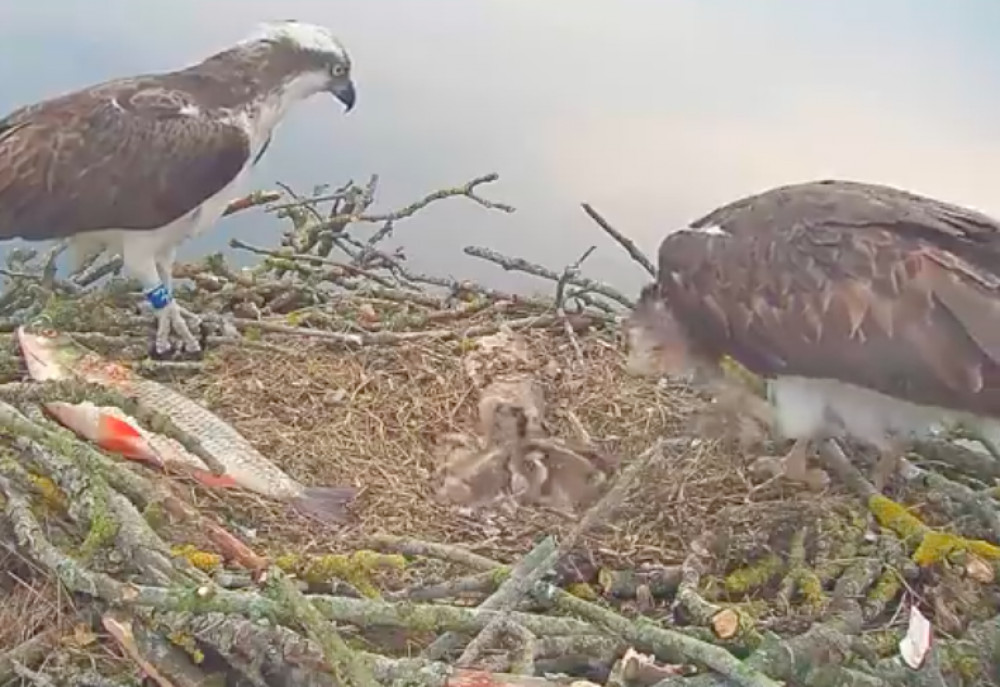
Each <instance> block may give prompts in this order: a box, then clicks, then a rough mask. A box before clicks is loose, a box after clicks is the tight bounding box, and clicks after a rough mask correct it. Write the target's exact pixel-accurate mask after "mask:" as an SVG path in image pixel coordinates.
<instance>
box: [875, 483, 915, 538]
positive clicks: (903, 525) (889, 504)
mask: <svg viewBox="0 0 1000 687" xmlns="http://www.w3.org/2000/svg"><path fill="white" fill-rule="evenodd" d="M868 510H870V511H871V513H872V515H874V516H875V519H876V520H877V521H878V524H879V525H881V526H882V527H885V528H888V529H890V530H892V531H893V532H895V533H896V534H898V535H899V536H900V537H901V538H902V539H910V540H914V541H916V540H919V539H920V538H921V537H922V536H923V535H924V534H925V533H926V532H928V531H929V530H928V527H927V525H925V524H924V523H922V522H921V521H920V518H918V517H917V516H915V515H913V514H912V513H910V511H908V510H907V509H906V507H905V506H901V505H900V504H898V503H896V502H895V501H893V500H892V499H890V498H887V497H885V496H882V495H881V494H873V495H872V496H871V497H869V499H868Z"/></svg>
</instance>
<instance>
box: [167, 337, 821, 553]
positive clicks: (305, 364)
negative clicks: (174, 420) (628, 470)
mask: <svg viewBox="0 0 1000 687" xmlns="http://www.w3.org/2000/svg"><path fill="white" fill-rule="evenodd" d="M527 339H528V342H529V345H530V349H531V353H532V355H533V356H534V357H536V358H537V359H539V360H542V361H556V362H557V363H558V368H559V369H558V372H556V373H555V374H551V375H546V376H545V392H546V402H547V404H548V405H547V419H548V420H549V421H550V422H551V423H552V424H553V425H554V427H555V428H556V431H557V432H558V433H559V434H561V435H562V436H571V435H573V433H574V432H575V429H574V428H575V426H577V422H578V423H579V426H582V427H583V428H584V430H585V431H586V432H587V433H588V434H590V436H591V437H592V438H593V440H594V441H596V442H599V443H600V445H601V446H602V447H604V448H606V449H608V450H611V451H616V452H618V453H619V454H620V455H622V456H623V457H624V458H625V459H628V458H629V457H631V456H635V455H638V454H639V453H640V452H641V451H642V450H643V449H644V448H646V447H647V446H648V445H649V444H651V443H652V442H653V441H654V440H655V439H656V438H657V437H659V436H680V435H683V434H684V432H685V427H689V426H690V424H691V422H692V420H693V418H694V416H695V413H697V412H698V411H699V409H700V408H701V407H702V401H701V399H699V398H698V397H697V396H696V395H695V394H694V393H693V392H692V391H690V390H688V389H686V388H683V387H672V388H662V387H658V386H657V385H656V384H654V383H651V382H649V381H646V380H640V379H636V378H634V377H631V376H629V375H628V374H627V373H626V372H625V370H624V359H623V355H622V354H621V352H620V351H619V350H618V348H617V347H616V346H615V345H614V343H612V342H611V341H609V337H608V336H607V335H606V334H603V335H602V334H599V333H592V334H590V335H588V336H585V337H583V338H582V339H581V345H582V348H583V351H584V355H585V365H584V366H582V367H581V366H579V365H577V364H575V362H574V358H573V355H574V354H573V352H572V349H571V348H570V346H569V344H568V341H567V340H566V338H565V336H564V335H562V334H561V333H553V332H551V331H541V330H538V331H531V332H529V333H528V334H527ZM275 340H276V341H277V339H275ZM281 343H284V344H286V345H288V344H291V343H294V344H295V345H297V346H302V345H303V343H302V341H301V340H298V341H296V342H289V341H284V342H281ZM305 345H306V346H307V352H308V354H307V355H306V356H305V357H304V358H303V359H283V358H281V357H278V356H275V355H274V354H271V353H268V352H260V351H250V350H242V349H228V350H225V351H223V352H222V353H221V356H220V359H219V361H218V362H217V363H216V364H215V365H214V367H213V369H212V370H211V371H209V372H208V373H206V374H203V375H199V376H198V377H196V378H194V379H191V380H188V381H185V382H183V383H180V384H179V385H178V386H179V387H180V388H181V389H183V390H184V391H185V393H187V394H189V395H191V396H192V397H193V398H196V399H199V400H201V401H202V402H204V403H206V404H207V405H208V406H209V407H211V408H212V409H213V410H214V411H215V412H217V413H218V414H219V415H220V416H221V417H223V418H225V419H226V420H227V421H229V422H231V423H232V424H233V426H234V427H236V428H237V429H238V430H239V431H240V432H242V433H244V435H245V436H246V437H247V438H248V439H249V440H250V441H251V442H253V443H254V444H255V445H256V446H258V448H260V449H261V451H262V452H263V453H264V454H265V455H266V456H268V457H269V458H270V459H271V460H273V461H274V462H275V463H276V464H277V465H279V466H280V467H281V468H283V469H284V470H286V471H287V472H288V473H289V474H291V475H292V476H293V477H295V478H297V479H299V480H301V481H302V482H303V483H306V484H310V485H322V484H338V483H350V484H354V485H356V486H358V487H362V488H363V490H364V491H363V493H362V495H361V497H360V498H359V500H358V502H357V504H356V505H355V507H354V508H353V512H354V515H355V518H354V521H353V522H351V523H349V524H347V525H345V526H342V527H336V528H332V527H323V526H318V525H316V524H313V523H312V522H310V521H307V520H306V519H304V518H301V517H298V516H297V515H295V514H292V513H289V512H288V510H287V509H285V508H283V507H282V506H280V505H279V504H275V503H271V502H265V501H264V500H262V499H259V498H257V497H255V496H252V495H245V494H242V493H241V494H237V493H234V492H227V493H219V492H215V493H209V492H206V491H204V490H201V489H199V488H193V489H194V491H195V492H197V493H196V495H195V498H199V499H202V504H204V505H205V506H207V507H209V508H211V509H213V510H215V511H216V512H220V513H223V514H225V515H226V516H228V518H229V519H230V521H231V522H236V523H238V524H241V525H242V526H243V527H245V528H252V529H254V530H256V535H257V537H258V538H259V539H258V546H259V547H260V548H261V549H262V550H264V551H267V552H268V553H273V554H278V553H284V552H287V551H296V552H301V551H307V552H328V551H342V550H348V549H352V548H356V547H358V546H361V545H362V543H363V540H364V538H365V537H366V536H368V535H371V534H375V533H381V532H386V533H392V534H398V535H410V536H415V537H419V538H423V539H429V540H434V541H441V542H451V543H462V544H464V545H466V546H469V547H471V548H472V549H474V550H476V551H478V552H480V553H483V554H484V555H489V556H494V557H496V558H500V559H503V560H511V559H513V558H516V557H517V556H519V555H521V554H523V553H524V552H525V551H527V550H528V549H529V548H530V546H531V541H532V540H533V539H535V538H536V537H537V536H538V535H539V534H540V533H549V532H555V533H564V532H566V531H568V529H569V528H571V527H572V526H573V524H574V521H572V520H569V519H567V518H566V517H564V516H562V515H559V514H557V513H554V512H552V511H548V510H545V509H542V508H522V509H521V510H520V511H519V512H518V513H516V514H514V515H505V514H503V513H500V512H491V513H488V514H487V515H486V516H485V517H484V516H483V515H482V514H477V515H470V514H468V513H467V512H465V511H463V510H462V509H460V508H456V507H454V506H450V505H448V504H443V503H439V502H437V501H436V500H435V498H434V493H433V492H434V487H435V486H436V485H435V482H434V477H433V472H434V469H435V465H436V464H435V456H434V452H433V449H434V442H435V439H436V437H438V436H439V435H441V434H443V433H446V432H453V431H462V430H469V429H471V428H472V427H473V426H474V421H475V419H474V418H475V415H474V413H475V406H476V403H477V401H478V396H477V392H476V389H475V388H474V386H473V384H472V382H471V380H469V378H468V377H467V376H466V375H465V373H464V372H463V370H462V365H461V355H462V349H461V347H460V345H459V344H458V343H457V342H455V341H451V342H428V343H421V344H413V345H406V346H400V347H392V348H372V349H365V350H362V351H361V352H359V353H344V352H334V351H331V350H330V349H329V348H327V347H325V346H323V345H322V344H319V343H314V344H305ZM746 464H747V460H746V458H745V457H744V456H741V455H739V454H738V452H734V451H732V450H727V449H726V447H724V446H721V445H719V444H716V443H713V442H710V441H702V442H700V443H699V445H697V446H696V447H692V448H690V449H688V450H685V451H678V452H676V453H675V454H674V455H672V456H671V457H670V458H669V459H668V460H666V461H662V462H661V463H660V464H659V466H658V467H656V468H655V469H654V470H653V471H652V473H651V474H649V475H647V476H646V478H645V479H644V480H643V483H642V485H641V487H640V488H638V489H637V490H635V491H634V493H633V494H631V495H630V497H629V499H628V501H627V503H626V504H625V506H624V507H623V508H622V509H620V510H619V512H618V514H617V516H616V517H615V519H614V521H613V522H609V523H607V524H606V526H604V527H603V528H601V530H599V531H595V532H592V533H591V534H590V536H589V541H588V546H589V548H591V549H592V550H593V551H595V552H596V553H597V554H598V555H599V557H600V558H601V559H602V560H603V561H605V562H606V563H609V564H614V565H623V566H633V565H638V564H640V563H642V562H644V561H648V562H655V563H665V564H666V563H675V562H679V561H680V560H681V559H682V558H683V557H684V555H685V554H686V551H687V549H686V547H687V544H688V543H689V542H690V541H692V540H693V539H694V538H695V537H697V536H698V535H699V534H700V533H701V532H702V531H704V530H706V529H710V530H712V531H714V532H717V533H718V534H720V535H722V537H723V539H727V538H728V539H729V540H730V541H731V542H732V543H736V542H737V541H738V542H740V543H741V544H740V546H739V548H740V549H742V550H743V554H741V555H740V556H739V558H740V559H741V560H742V559H744V558H745V555H752V551H751V550H750V549H753V550H759V549H760V548H761V547H766V546H768V545H769V544H771V543H773V542H772V541H771V540H772V539H773V537H772V535H773V533H774V532H776V531H777V532H781V531H784V530H785V529H787V528H783V527H780V526H779V525H780V523H782V522H784V523H790V524H795V523H799V524H801V522H802V518H803V517H811V516H810V515H809V514H808V512H807V511H815V510H816V509H818V508H822V507H824V506H823V504H821V503H818V502H817V501H816V499H815V498H812V497H810V496H808V495H802V494H801V493H800V492H798V491H797V490H795V489H794V488H790V489H782V488H773V489H769V490H767V491H761V492H758V493H752V490H753V485H752V484H751V482H750V481H749V478H748V476H747V474H746ZM814 515H815V513H814ZM747 547H749V549H748V548H747ZM727 548H728V547H727Z"/></svg>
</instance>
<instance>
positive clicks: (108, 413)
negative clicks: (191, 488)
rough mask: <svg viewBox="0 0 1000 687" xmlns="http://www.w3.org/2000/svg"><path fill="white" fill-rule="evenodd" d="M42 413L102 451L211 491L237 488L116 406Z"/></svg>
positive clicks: (69, 406)
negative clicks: (175, 474) (180, 476)
mask: <svg viewBox="0 0 1000 687" xmlns="http://www.w3.org/2000/svg"><path fill="white" fill-rule="evenodd" d="M44 409H45V411H46V412H47V413H48V414H49V415H51V416H52V417H53V418H55V419H56V420H58V421H59V423H60V424H62V425H63V426H64V427H66V428H68V429H71V430H72V431H74V432H75V433H76V434H77V435H78V436H80V437H82V438H84V439H86V440H88V441H90V442H92V443H94V444H96V445H97V446H99V447H101V448H102V449H104V450H105V451H110V452H112V453H117V454H119V455H121V456H123V457H125V458H128V459H130V460H134V461H137V462H140V463H146V464H148V465H150V466H152V467H154V468H156V469H158V470H161V471H163V472H166V473H170V472H179V473H184V474H187V475H189V476H190V477H192V478H193V479H195V480H196V481H198V482H199V483H201V484H203V485H204V486H206V487H211V488H214V489H219V488H230V487H238V486H239V483H238V482H237V481H236V480H235V479H234V478H233V476H232V475H229V474H222V475H216V474H214V473H213V472H212V471H211V470H210V469H209V467H208V466H207V465H205V462H204V461H203V460H202V459H201V458H199V457H198V456H196V455H194V454H193V453H191V452H190V451H188V450H187V449H186V448H184V447H183V446H182V445H181V444H180V442H178V441H177V440H175V439H173V438H171V437H168V436H164V435H162V434H159V433H156V432H150V431H149V430H147V429H146V428H145V427H143V426H142V425H140V424H139V423H138V422H136V420H135V418H133V417H131V416H130V415H129V414H128V413H126V412H125V411H124V410H122V409H121V408H118V407H117V406H97V405H94V404H93V403H91V402H90V401H84V402H83V403H67V402H65V401H53V402H50V403H46V404H45V406H44Z"/></svg>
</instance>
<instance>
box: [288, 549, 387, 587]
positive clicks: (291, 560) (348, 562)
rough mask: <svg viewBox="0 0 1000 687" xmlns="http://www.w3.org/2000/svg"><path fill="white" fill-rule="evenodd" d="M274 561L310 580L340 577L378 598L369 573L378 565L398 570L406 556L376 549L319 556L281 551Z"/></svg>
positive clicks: (290, 571) (289, 571)
mask: <svg viewBox="0 0 1000 687" xmlns="http://www.w3.org/2000/svg"><path fill="white" fill-rule="evenodd" d="M274 564H275V565H276V566H277V567H278V568H280V569H281V570H283V571H284V572H286V573H291V574H294V575H296V576H297V577H300V578H301V579H303V580H305V581H306V582H310V583H313V584H319V583H324V582H330V581H331V580H333V579H339V580H344V581H345V582H347V583H348V584H350V585H352V586H354V588H356V589H357V590H358V591H359V592H360V593H361V594H363V595H364V596H366V597H369V598H378V597H379V596H380V595H379V592H378V589H377V588H376V587H375V585H374V584H372V582H371V579H370V578H371V574H372V572H374V571H375V570H377V569H379V568H393V569H396V570H402V569H403V568H405V567H406V558H404V557H403V556H400V555H399V554H384V553H378V552H377V551H357V552H355V553H353V554H351V555H349V556H347V555H344V554H327V555H323V556H300V555H298V554H285V555H282V556H278V557H277V558H275V559H274Z"/></svg>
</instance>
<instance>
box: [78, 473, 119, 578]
mask: <svg viewBox="0 0 1000 687" xmlns="http://www.w3.org/2000/svg"><path fill="white" fill-rule="evenodd" d="M92 492H93V494H94V497H95V498H94V500H93V505H92V507H91V512H90V529H89V530H88V531H87V536H86V538H85V539H84V540H83V543H82V544H80V556H81V557H82V558H84V560H86V559H89V558H91V557H93V556H94V554H96V553H97V551H98V550H99V549H101V548H102V547H104V546H105V545H106V544H108V543H109V542H111V541H113V540H114V538H115V537H117V536H118V527H119V524H118V521H116V520H115V519H114V518H113V517H112V516H111V513H110V512H109V511H108V501H107V493H106V492H105V490H104V489H103V488H101V487H97V486H96V485H95V486H94V487H93V489H92Z"/></svg>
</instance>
